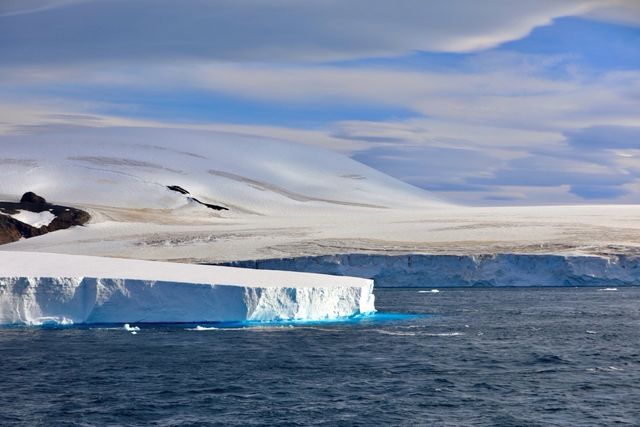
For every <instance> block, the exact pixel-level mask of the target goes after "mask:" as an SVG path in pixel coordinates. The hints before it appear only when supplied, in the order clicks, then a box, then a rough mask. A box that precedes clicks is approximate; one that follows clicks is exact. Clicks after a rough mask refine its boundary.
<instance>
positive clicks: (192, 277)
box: [0, 252, 375, 325]
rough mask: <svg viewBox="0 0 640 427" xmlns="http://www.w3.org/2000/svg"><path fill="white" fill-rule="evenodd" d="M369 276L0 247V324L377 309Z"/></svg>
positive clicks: (226, 318)
mask: <svg viewBox="0 0 640 427" xmlns="http://www.w3.org/2000/svg"><path fill="white" fill-rule="evenodd" d="M372 291H373V281H372V280H368V279H360V278H354V277H336V276H327V275H320V274H310V273H293V272H282V271H256V270H249V269H241V268H231V267H217V266H204V265H188V264H176V263H167V262H153V261H137V260H125V259H115V258H100V257H88V256H78V255H59V254H45V253H29V252H0V324H31V325H38V324H43V323H60V324H79V323H138V322H148V323H158V322H163V323H174V322H175V323H178V322H232V321H277V320H323V319H335V318H341V317H349V316H353V315H358V314H366V313H370V312H373V311H375V307H374V295H373V293H372Z"/></svg>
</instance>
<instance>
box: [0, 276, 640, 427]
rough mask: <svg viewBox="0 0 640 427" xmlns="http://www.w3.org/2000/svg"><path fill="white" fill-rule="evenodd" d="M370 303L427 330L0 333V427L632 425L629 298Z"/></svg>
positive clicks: (632, 296)
mask: <svg viewBox="0 0 640 427" xmlns="http://www.w3.org/2000/svg"><path fill="white" fill-rule="evenodd" d="M376 295H377V307H378V309H379V310H381V311H383V312H395V313H416V314H423V315H427V316H410V317H407V318H401V319H394V316H386V317H385V316H382V317H381V318H375V317H374V318H373V319H368V320H367V319H365V320H362V319H361V320H359V321H354V322H348V323H341V324H319V325H302V326H295V327H290V326H288V325H281V326H269V327H264V328H248V329H247V328H244V329H243V328H227V329H212V330H205V331H193V330H187V329H186V327H184V326H164V327H148V326H144V325H143V326H142V329H141V331H140V332H139V333H138V334H137V335H133V334H131V333H130V332H126V331H124V330H122V329H105V328H91V329H89V328H84V329H83V328H70V329H69V328H68V329H29V328H17V329H16V328H12V329H7V328H5V329H0V363H1V366H0V424H2V425H24V426H67V425H68V426H91V425H97V426H105V425H113V426H121V425H132V426H137V425H155V426H183V425H184V426H187V425H194V426H197V425H203V426H204V425H242V426H251V425H321V426H336V425H344V426H350V425H437V426H438V425H442V426H457V425H474V426H485V425H486V426H494V425H498V426H538V425H539V426H543V425H544V426H548V425H552V426H553V425H557V426H590V425H607V426H609V425H636V426H637V425H640V288H620V289H619V290H618V291H617V292H616V291H598V290H597V289H589V288H586V289H585V288H582V289H574V288H570V289H565V288H555V289H443V290H442V292H440V293H420V292H418V290H416V289H412V290H378V291H377V292H376Z"/></svg>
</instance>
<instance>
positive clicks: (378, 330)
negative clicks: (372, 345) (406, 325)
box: [376, 329, 416, 337]
mask: <svg viewBox="0 0 640 427" xmlns="http://www.w3.org/2000/svg"><path fill="white" fill-rule="evenodd" d="M376 332H378V333H380V334H384V335H396V336H405V337H413V336H415V335H416V333H415V332H400V331H397V332H394V331H385V330H383V329H377V330H376Z"/></svg>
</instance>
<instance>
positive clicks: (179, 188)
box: [167, 185, 189, 194]
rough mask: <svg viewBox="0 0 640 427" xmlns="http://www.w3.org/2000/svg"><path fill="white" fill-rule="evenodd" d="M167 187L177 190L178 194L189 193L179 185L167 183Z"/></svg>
mask: <svg viewBox="0 0 640 427" xmlns="http://www.w3.org/2000/svg"><path fill="white" fill-rule="evenodd" d="M167 188H168V189H169V190H173V191H177V192H178V193H180V194H189V192H188V191H187V190H185V189H184V188H182V187H180V186H179V185H167Z"/></svg>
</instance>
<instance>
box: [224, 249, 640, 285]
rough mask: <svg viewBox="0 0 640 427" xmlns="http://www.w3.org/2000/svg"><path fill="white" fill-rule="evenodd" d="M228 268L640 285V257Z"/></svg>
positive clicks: (381, 259) (380, 280)
mask: <svg viewBox="0 0 640 427" xmlns="http://www.w3.org/2000/svg"><path fill="white" fill-rule="evenodd" d="M227 265H233V266H238V267H247V268H257V269H265V270H269V269H278V270H295V271H306V272H313V273H325V274H334V275H349V276H357V277H366V278H371V279H374V280H375V282H376V286H377V287H436V286H437V287H456V286H604V285H616V286H625V285H640V257H637V256H626V255H617V256H607V257H604V256H580V255H576V256H563V255H530V254H497V255H480V256H472V255H468V256H464V255H461V256H458V255H398V256H385V255H368V254H351V255H346V254H345V255H331V256H318V257H299V258H283V259H267V260H259V261H238V262H233V263H229V264H227Z"/></svg>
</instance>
